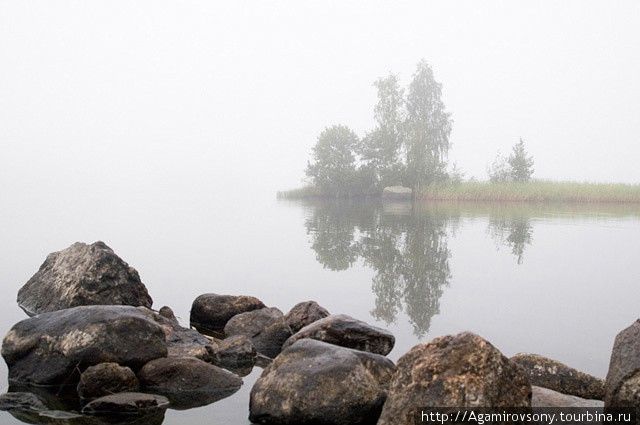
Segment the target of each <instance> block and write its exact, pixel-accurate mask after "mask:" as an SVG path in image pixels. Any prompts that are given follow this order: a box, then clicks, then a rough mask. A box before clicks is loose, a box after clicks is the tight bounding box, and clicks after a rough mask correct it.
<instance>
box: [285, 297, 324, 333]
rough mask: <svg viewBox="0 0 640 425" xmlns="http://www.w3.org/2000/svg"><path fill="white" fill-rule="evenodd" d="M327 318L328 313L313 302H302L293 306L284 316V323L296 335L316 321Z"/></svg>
mask: <svg viewBox="0 0 640 425" xmlns="http://www.w3.org/2000/svg"><path fill="white" fill-rule="evenodd" d="M327 316H329V312H328V311H327V309H325V308H324V307H321V306H320V305H319V304H318V303H317V302H315V301H304V302H301V303H298V304H296V305H294V306H293V308H292V309H291V310H289V312H288V313H287V314H286V315H285V316H284V321H285V323H286V324H287V325H288V326H289V328H291V332H293V333H296V332H298V331H299V330H300V329H302V328H304V327H305V326H307V325H310V324H312V323H313V322H315V321H316V320H320V319H324V318H325V317H327Z"/></svg>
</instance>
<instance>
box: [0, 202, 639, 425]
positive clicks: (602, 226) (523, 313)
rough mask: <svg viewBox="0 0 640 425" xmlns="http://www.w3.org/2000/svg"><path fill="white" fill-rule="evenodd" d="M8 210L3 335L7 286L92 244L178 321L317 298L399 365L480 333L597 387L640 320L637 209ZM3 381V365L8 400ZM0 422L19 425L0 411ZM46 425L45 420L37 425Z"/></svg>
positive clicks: (239, 400)
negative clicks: (220, 306) (218, 299)
mask: <svg viewBox="0 0 640 425" xmlns="http://www.w3.org/2000/svg"><path fill="white" fill-rule="evenodd" d="M41 203H42V205H41V208H40V209H38V208H29V209H28V210H27V209H26V208H21V207H20V206H19V205H17V206H16V207H15V208H11V209H9V210H8V211H5V213H4V216H3V220H2V223H0V230H2V234H3V238H2V241H1V242H0V255H1V256H2V258H3V260H2V262H1V263H0V276H1V279H2V280H1V281H2V285H3V286H2V288H3V295H4V296H3V297H2V300H0V303H1V305H0V317H1V319H2V320H1V321H0V332H1V333H2V334H3V335H4V334H6V332H7V331H8V330H9V329H10V327H11V326H12V325H13V324H14V323H15V322H17V321H19V320H22V319H24V318H26V316H25V315H24V313H23V312H22V311H21V310H20V309H19V308H18V307H17V305H16V302H15V298H16V295H17V292H18V289H19V288H20V287H21V286H22V285H23V284H24V283H25V282H26V281H27V280H28V279H29V278H30V277H31V276H32V275H33V274H34V273H35V272H36V271H37V269H38V267H39V266H40V264H41V263H42V262H43V261H44V259H45V257H46V255H47V254H48V253H49V252H52V251H57V250H60V249H63V248H66V247H67V246H69V245H71V244H72V243H73V242H76V241H83V242H87V243H90V242H94V241H96V240H103V241H104V242H105V243H107V245H109V246H110V247H111V248H113V249H114V251H115V252H116V253H117V254H118V255H120V256H121V257H122V258H123V259H124V260H125V261H127V262H128V263H129V264H130V265H131V266H133V267H134V268H136V269H137V270H138V272H139V273H140V275H141V278H142V280H143V282H144V283H145V284H146V285H147V288H148V290H149V292H150V294H151V295H152V297H153V298H154V308H156V309H158V308H160V307H162V306H163V305H169V306H171V307H172V308H173V309H174V311H175V313H176V315H177V316H179V318H180V319H181V320H182V322H183V324H187V321H188V318H189V309H190V307H191V303H192V301H193V300H194V299H195V298H196V297H197V296H198V295H200V294H202V293H206V292H216V293H220V294H234V295H240V294H245V295H254V296H256V297H258V298H260V299H261V300H263V302H264V303H265V304H267V305H269V306H274V307H278V308H280V309H281V310H282V311H283V312H285V313H286V312H287V311H288V310H289V309H290V308H291V307H292V306H293V305H295V304H296V303H298V302H300V301H306V300H315V301H317V302H318V303H320V304H321V305H322V306H324V307H325V308H327V309H328V310H329V311H330V312H332V313H345V314H348V315H351V316H354V317H356V318H359V319H362V320H364V321H367V322H369V323H371V324H374V325H377V326H380V327H385V328H388V329H389V330H391V331H392V332H393V333H394V334H395V336H396V340H397V343H396V347H395V348H394V350H393V351H392V352H391V354H390V355H389V357H390V358H392V359H393V360H394V361H395V360H397V359H398V357H400V356H401V355H402V354H404V353H405V352H407V351H408V350H409V349H410V348H411V347H412V346H414V345H415V344H417V343H418V342H421V341H429V340H431V339H433V338H435V337H438V336H441V335H446V334H455V333H458V332H461V331H466V330H469V331H472V332H475V333H477V334H479V335H481V336H483V337H484V338H486V339H487V340H489V341H490V342H491V343H492V344H493V345H495V346H496V347H497V348H498V349H500V350H501V351H502V352H503V353H504V354H505V355H507V356H512V355H514V354H516V353H518V352H531V353H538V354H542V355H545V356H548V357H551V358H554V359H557V360H560V361H562V362H564V363H566V364H568V365H570V366H573V367H576V368H578V369H581V370H583V371H585V372H588V373H591V374H594V375H596V376H600V377H604V376H605V375H606V372H607V367H608V362H609V355H610V350H611V347H612V345H613V340H614V338H615V335H616V334H617V333H618V332H619V331H620V330H622V329H624V328H625V327H627V326H628V325H630V324H631V323H632V322H633V321H634V320H636V319H637V318H638V317H639V316H640V309H639V308H638V302H637V300H638V299H640V267H638V264H637V263H638V258H640V242H639V241H640V207H637V206H636V207H628V206H609V205H605V206H597V205H520V204H486V205H485V204H463V205H459V204H450V203H425V204H411V203H383V202H380V201H378V202H373V201H354V202H336V201H322V202H320V201H317V202H315V201H314V202H306V201H305V202H303V201H300V202H298V201H295V202H294V201H271V200H267V201H265V202H260V203H253V202H249V201H242V200H239V199H238V200H235V201H229V202H225V203H224V204H217V205H216V206H215V208H212V207H210V205H207V204H205V203H204V202H202V201H201V200H198V199H196V198H193V199H181V200H180V201H176V200H174V201H173V202H167V200H165V199H160V198H159V199H156V200H155V203H154V202H151V203H146V204H145V206H137V207H136V206H135V205H130V204H129V203H126V202H122V203H121V204H119V205H118V204H116V205H113V204H111V205H110V208H109V209H108V211H107V210H104V209H101V208H99V207H97V206H96V205H97V204H96V203H78V205H77V206H76V208H66V209H65V210H64V212H57V211H56V210H50V209H47V203H46V200H43V201H41ZM260 372H261V370H260V369H259V368H256V369H254V371H253V372H252V373H251V374H250V375H249V376H247V377H245V378H244V382H245V383H244V385H243V387H242V388H241V389H240V391H239V392H237V393H236V394H234V395H233V396H231V397H229V398H227V399H224V400H222V401H219V402H217V403H214V404H211V405H209V406H205V407H199V408H195V409H190V410H181V411H176V410H171V409H169V410H168V411H167V413H166V415H165V420H164V422H163V424H167V425H178V424H180V425H184V424H194V425H195V424H201V423H216V424H248V423H249V422H248V420H247V416H248V404H249V396H248V394H249V391H250V389H251V385H252V383H253V382H254V381H255V379H256V378H257V376H258V375H259V373H260ZM6 378H7V369H6V365H5V364H4V362H3V363H2V365H1V366H0V382H3V384H2V385H4V386H5V387H6V382H7V379H6ZM0 423H2V424H20V423H23V422H20V421H18V420H17V419H15V418H14V417H12V416H11V415H10V414H8V413H6V412H0ZM42 423H48V422H46V421H44V420H43V422H42ZM71 423H73V422H71Z"/></svg>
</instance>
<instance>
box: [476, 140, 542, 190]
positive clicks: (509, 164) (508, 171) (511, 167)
mask: <svg viewBox="0 0 640 425" xmlns="http://www.w3.org/2000/svg"><path fill="white" fill-rule="evenodd" d="M533 171H534V170H533V157H532V156H529V155H527V152H526V151H525V149H524V140H522V138H520V141H519V142H518V143H516V144H515V145H513V148H512V152H511V155H509V157H508V158H507V157H504V156H502V155H501V154H500V152H498V154H497V155H496V159H495V160H494V161H493V163H492V164H491V166H490V167H489V168H488V169H487V173H488V174H489V181H490V182H491V183H506V182H527V181H529V180H530V179H531V175H532V174H533Z"/></svg>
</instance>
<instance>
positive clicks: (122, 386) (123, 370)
mask: <svg viewBox="0 0 640 425" xmlns="http://www.w3.org/2000/svg"><path fill="white" fill-rule="evenodd" d="M77 390H78V395H79V396H80V398H83V399H95V398H99V397H103V396H106V395H111V394H117V393H123V392H138V391H139V390H140V382H138V378H137V377H136V374H135V373H133V371H132V370H131V369H130V368H128V367H126V366H120V365H119V364H118V363H100V364H97V365H95V366H90V367H88V368H87V369H86V370H85V371H84V372H82V375H80V382H79V383H78V387H77Z"/></svg>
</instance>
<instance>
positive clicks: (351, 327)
mask: <svg viewBox="0 0 640 425" xmlns="http://www.w3.org/2000/svg"><path fill="white" fill-rule="evenodd" d="M305 338H309V339H316V340H318V341H324V342H328V343H330V344H335V345H340V346H342V347H347V348H353V349H355V350H361V351H368V352H370V353H375V354H381V355H383V356H385V355H387V354H389V352H391V350H392V349H393V346H394V344H395V342H396V339H395V337H394V336H393V334H392V333H391V332H389V331H387V330H385V329H381V328H378V327H375V326H371V325H369V324H368V323H366V322H363V321H362V320H357V319H354V318H353V317H351V316H347V315H346V314H336V315H331V316H328V317H325V318H324V319H320V320H317V321H315V322H313V323H311V324H310V325H308V326H305V327H304V328H302V329H300V331H298V332H297V333H295V334H294V335H293V336H292V337H291V338H289V339H288V340H287V342H286V343H285V344H284V347H283V348H286V347H288V346H290V345H291V344H293V343H295V342H296V341H298V340H301V339H305Z"/></svg>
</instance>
